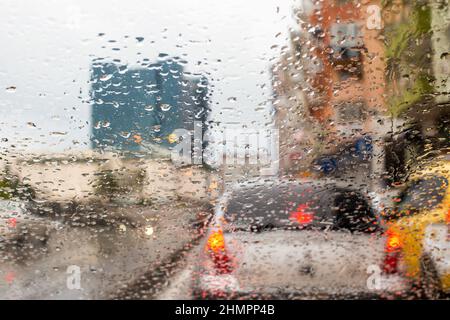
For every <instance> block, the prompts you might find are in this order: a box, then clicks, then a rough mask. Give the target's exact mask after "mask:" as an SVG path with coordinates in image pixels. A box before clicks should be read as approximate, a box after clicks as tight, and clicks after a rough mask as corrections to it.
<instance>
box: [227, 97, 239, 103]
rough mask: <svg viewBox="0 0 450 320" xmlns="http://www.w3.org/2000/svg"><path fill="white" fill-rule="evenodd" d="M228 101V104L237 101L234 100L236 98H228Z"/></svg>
mask: <svg viewBox="0 0 450 320" xmlns="http://www.w3.org/2000/svg"><path fill="white" fill-rule="evenodd" d="M228 101H229V102H236V101H237V98H236V97H229V98H228Z"/></svg>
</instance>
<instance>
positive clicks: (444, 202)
mask: <svg viewBox="0 0 450 320" xmlns="http://www.w3.org/2000/svg"><path fill="white" fill-rule="evenodd" d="M449 182H450V157H449V155H448V154H447V155H443V156H440V157H437V158H436V159H434V160H432V161H428V162H427V163H426V164H424V165H423V166H421V167H420V168H419V169H418V170H416V171H415V174H414V175H413V176H412V177H411V178H410V181H409V183H408V184H407V187H406V189H405V190H404V191H403V192H402V194H401V195H400V197H399V198H397V203H396V205H395V206H394V208H393V210H390V211H389V212H385V213H384V215H385V218H386V221H387V223H386V225H387V241H386V250H385V251H386V255H385V260H384V265H383V271H384V273H385V274H402V275H404V276H406V278H407V279H410V280H411V283H413V284H414V286H417V288H418V289H419V292H420V294H421V296H422V297H426V298H438V297H440V296H442V294H443V293H449V291H450V238H449V226H450V183H449Z"/></svg>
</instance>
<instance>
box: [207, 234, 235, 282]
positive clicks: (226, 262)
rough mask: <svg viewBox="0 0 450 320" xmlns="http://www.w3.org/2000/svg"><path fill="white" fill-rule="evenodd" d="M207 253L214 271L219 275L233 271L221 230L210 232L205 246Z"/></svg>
mask: <svg viewBox="0 0 450 320" xmlns="http://www.w3.org/2000/svg"><path fill="white" fill-rule="evenodd" d="M206 249H207V252H208V253H209V255H210V257H211V260H212V261H213V263H214V267H215V271H216V272H217V273H219V274H226V273H231V272H232V271H233V267H232V261H231V259H230V257H229V256H228V254H227V252H226V249H225V238H224V236H223V231H222V230H221V229H218V230H215V231H213V232H211V234H210V235H209V237H208V241H207V244H206Z"/></svg>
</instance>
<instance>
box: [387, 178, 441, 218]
mask: <svg viewBox="0 0 450 320" xmlns="http://www.w3.org/2000/svg"><path fill="white" fill-rule="evenodd" d="M447 187H448V181H447V179H446V178H444V177H442V176H435V175H428V176H425V177H423V178H420V179H416V180H414V181H412V182H411V184H410V185H409V186H408V187H407V189H406V190H405V191H404V192H403V193H402V194H401V196H400V202H399V203H398V204H397V206H396V210H394V212H393V213H392V215H391V217H390V218H391V219H396V218H400V217H403V216H406V215H414V214H417V213H419V212H423V211H424V210H431V209H434V208H435V207H436V206H438V205H439V204H440V203H441V202H442V200H443V199H444V196H445V192H446V190H447Z"/></svg>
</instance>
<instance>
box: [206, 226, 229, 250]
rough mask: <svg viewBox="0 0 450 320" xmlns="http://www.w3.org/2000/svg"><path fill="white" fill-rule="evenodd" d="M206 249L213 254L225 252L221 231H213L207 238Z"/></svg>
mask: <svg viewBox="0 0 450 320" xmlns="http://www.w3.org/2000/svg"><path fill="white" fill-rule="evenodd" d="M207 246H208V249H209V250H211V251H212V252H214V253H219V252H222V251H225V238H224V237H223V232H222V230H220V229H219V230H216V231H213V232H212V233H211V234H210V235H209V237H208V244H207Z"/></svg>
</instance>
